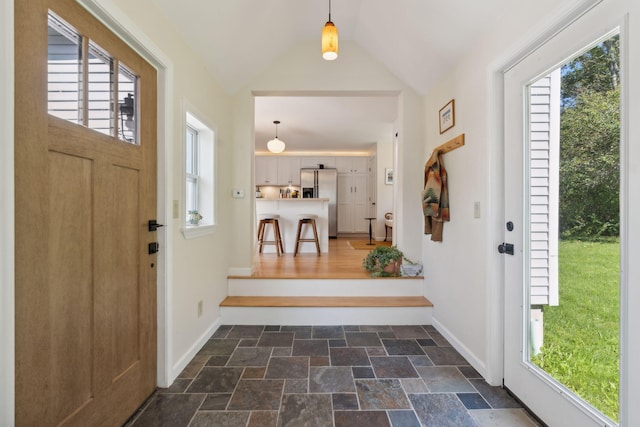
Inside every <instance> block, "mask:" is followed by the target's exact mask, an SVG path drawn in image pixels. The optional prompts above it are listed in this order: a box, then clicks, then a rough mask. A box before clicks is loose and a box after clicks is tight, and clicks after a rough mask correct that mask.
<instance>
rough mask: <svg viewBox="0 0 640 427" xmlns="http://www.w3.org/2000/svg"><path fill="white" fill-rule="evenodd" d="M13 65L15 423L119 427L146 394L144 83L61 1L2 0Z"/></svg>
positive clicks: (148, 103) (151, 113)
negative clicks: (10, 17)
mask: <svg viewBox="0 0 640 427" xmlns="http://www.w3.org/2000/svg"><path fill="white" fill-rule="evenodd" d="M52 17H54V18H52ZM52 19H54V21H53V22H54V24H52ZM56 39H59V41H56ZM74 43H75V44H74ZM15 64H16V65H15V66H16V68H15V80H16V86H15V89H16V91H15V100H16V101H15V117H16V119H15V170H16V176H15V179H16V212H15V213H16V266H15V268H16V423H17V425H19V426H32V425H39V426H53V425H83V426H88V425H92V426H93V425H107V426H112V425H121V424H122V423H123V422H125V421H126V420H127V418H128V417H129V416H130V415H131V414H132V413H133V412H134V411H135V410H136V409H137V408H138V407H139V406H140V405H141V404H142V403H143V402H144V400H145V399H146V398H147V397H148V396H149V395H150V394H151V393H152V392H153V391H154V389H155V386H156V370H157V369H156V265H155V264H156V262H157V259H156V255H149V253H148V252H149V250H148V249H149V246H148V245H149V243H150V242H153V241H155V240H156V236H155V232H149V231H148V225H147V221H148V220H149V219H153V218H155V215H156V194H157V190H156V104H157V102H156V87H157V85H156V72H155V70H154V69H153V68H152V67H151V66H150V65H149V64H148V63H147V62H145V61H144V60H143V59H142V58H141V57H140V56H139V55H137V54H136V53H135V52H134V51H132V50H131V49H130V48H129V47H128V46H126V45H125V44H124V43H123V42H122V41H121V40H119V39H118V38H117V37H116V36H115V35H114V34H113V33H111V32H110V31H108V30H107V29H106V28H105V27H104V26H103V25H102V24H101V23H99V22H98V21H97V20H96V19H94V18H93V17H92V16H91V15H90V14H89V13H87V11H85V10H84V9H83V8H81V7H80V6H78V4H77V3H75V2H74V1H71V0H34V1H31V0H30V1H24V0H16V1H15Z"/></svg>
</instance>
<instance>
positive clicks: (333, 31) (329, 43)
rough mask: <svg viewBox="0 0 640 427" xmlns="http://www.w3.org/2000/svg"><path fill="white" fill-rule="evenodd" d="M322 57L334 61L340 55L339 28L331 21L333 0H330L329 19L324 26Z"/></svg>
mask: <svg viewBox="0 0 640 427" xmlns="http://www.w3.org/2000/svg"><path fill="white" fill-rule="evenodd" d="M322 57H323V58H324V59H326V60H327V61H333V60H334V59H336V58H337V57H338V29H337V28H336V26H335V25H333V22H331V0H329V20H328V21H327V23H326V24H324V27H323V28H322Z"/></svg>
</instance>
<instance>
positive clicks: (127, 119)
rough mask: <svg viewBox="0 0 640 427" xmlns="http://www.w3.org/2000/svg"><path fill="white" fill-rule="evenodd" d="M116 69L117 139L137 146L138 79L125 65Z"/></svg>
mask: <svg viewBox="0 0 640 427" xmlns="http://www.w3.org/2000/svg"><path fill="white" fill-rule="evenodd" d="M118 68H119V69H118V139H120V140H121V141H125V142H128V143H131V144H137V143H138V117H139V115H138V102H137V100H138V77H137V76H136V75H135V74H134V73H133V72H131V71H130V70H129V68H127V67H126V66H125V65H122V64H121V65H120V66H119V67H118Z"/></svg>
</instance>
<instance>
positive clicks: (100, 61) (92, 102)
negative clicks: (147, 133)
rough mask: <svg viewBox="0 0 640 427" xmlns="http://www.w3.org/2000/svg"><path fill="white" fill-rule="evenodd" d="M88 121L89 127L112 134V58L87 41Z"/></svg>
mask: <svg viewBox="0 0 640 427" xmlns="http://www.w3.org/2000/svg"><path fill="white" fill-rule="evenodd" d="M88 68H89V76H88V78H89V93H88V101H89V103H88V104H89V105H88V108H89V123H88V126H89V128H91V129H94V130H97V131H98V132H101V133H104V134H106V135H111V136H113V133H114V126H113V114H112V110H111V106H112V100H113V58H111V56H110V55H109V54H108V53H107V52H106V51H105V50H104V49H102V48H101V47H100V46H98V45H97V44H95V43H94V42H93V41H89V65H88Z"/></svg>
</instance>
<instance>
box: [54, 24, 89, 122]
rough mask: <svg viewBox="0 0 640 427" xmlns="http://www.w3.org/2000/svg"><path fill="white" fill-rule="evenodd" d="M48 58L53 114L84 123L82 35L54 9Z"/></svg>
mask: <svg viewBox="0 0 640 427" xmlns="http://www.w3.org/2000/svg"><path fill="white" fill-rule="evenodd" d="M47 58H48V60H47V68H48V73H47V74H48V100H49V103H48V110H49V114H51V115H54V116H56V117H60V118H61V119H64V120H68V121H70V122H72V123H78V124H82V109H81V100H82V98H81V94H82V37H80V35H79V34H78V32H77V31H76V30H75V29H74V28H73V27H71V26H70V25H69V24H67V23H66V22H64V21H63V20H62V19H60V18H59V17H58V16H56V15H55V14H54V13H52V12H49V31H48V55H47Z"/></svg>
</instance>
